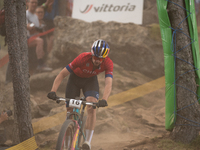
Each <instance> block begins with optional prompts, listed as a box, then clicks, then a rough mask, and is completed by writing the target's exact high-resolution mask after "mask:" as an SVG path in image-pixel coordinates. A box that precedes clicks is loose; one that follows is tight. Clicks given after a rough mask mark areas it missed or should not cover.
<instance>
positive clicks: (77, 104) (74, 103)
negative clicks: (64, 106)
mask: <svg viewBox="0 0 200 150" xmlns="http://www.w3.org/2000/svg"><path fill="white" fill-rule="evenodd" d="M81 103H82V101H80V100H75V99H70V101H69V107H72V108H78V109H80V108H81Z"/></svg>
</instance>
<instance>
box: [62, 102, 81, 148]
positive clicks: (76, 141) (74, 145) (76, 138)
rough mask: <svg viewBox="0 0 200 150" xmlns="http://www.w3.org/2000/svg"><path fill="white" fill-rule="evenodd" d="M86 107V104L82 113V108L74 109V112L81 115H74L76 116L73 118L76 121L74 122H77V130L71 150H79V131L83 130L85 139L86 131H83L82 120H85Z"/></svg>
mask: <svg viewBox="0 0 200 150" xmlns="http://www.w3.org/2000/svg"><path fill="white" fill-rule="evenodd" d="M84 109H85V105H84V106H83V108H82V111H81V113H80V109H77V108H74V109H73V112H76V113H78V114H79V115H80V117H76V116H74V118H73V119H72V121H74V123H75V126H76V131H75V133H74V136H73V141H72V145H71V149H70V150H79V145H78V142H79V141H78V139H79V132H82V134H83V138H84V140H85V135H84V132H83V131H82V122H80V121H83V115H84ZM66 119H67V118H66Z"/></svg>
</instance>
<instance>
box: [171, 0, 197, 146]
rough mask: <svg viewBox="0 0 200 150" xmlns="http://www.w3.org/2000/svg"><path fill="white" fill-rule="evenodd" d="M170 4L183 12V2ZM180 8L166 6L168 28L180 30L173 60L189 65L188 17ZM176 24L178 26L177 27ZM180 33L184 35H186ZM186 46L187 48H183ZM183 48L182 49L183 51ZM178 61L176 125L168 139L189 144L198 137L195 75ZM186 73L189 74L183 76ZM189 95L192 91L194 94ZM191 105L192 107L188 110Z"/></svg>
mask: <svg viewBox="0 0 200 150" xmlns="http://www.w3.org/2000/svg"><path fill="white" fill-rule="evenodd" d="M171 1H172V2H173V3H176V4H178V5H180V6H182V7H183V8H185V3H184V0H171ZM183 8H181V7H179V6H177V5H175V4H172V3H171V2H168V11H169V12H168V13H169V18H170V22H171V26H172V28H173V29H179V31H177V32H176V39H175V37H174V39H173V40H174V48H175V51H176V57H178V58H180V59H182V60H185V61H186V62H188V63H190V64H193V56H192V49H191V45H190V43H191V40H190V38H189V37H187V36H186V35H188V36H190V34H189V29H188V24H187V19H185V18H186V16H187V15H186V11H185V10H184V9H183ZM184 19H185V20H184ZM183 20H184V21H183ZM182 21H183V22H182ZM181 22H182V23H181ZM179 23H181V24H180V25H179ZM180 29H181V30H180ZM173 32H174V30H173ZM180 32H183V33H185V34H186V35H184V34H183V33H180ZM175 44H176V45H175ZM186 45H189V46H187V47H185V46H186ZM183 47H185V48H184V49H182V48H183ZM181 49H182V50H181ZM179 50H180V51H179ZM178 58H176V59H175V66H176V79H178V80H177V81H176V105H177V115H176V116H177V118H176V121H175V123H176V125H175V127H174V129H173V131H172V133H171V137H172V138H173V139H174V140H175V141H178V142H184V143H189V142H191V141H192V140H194V139H195V138H196V137H197V135H198V131H197V127H195V126H197V125H198V124H196V123H194V122H200V119H199V114H200V110H199V103H198V102H197V96H196V95H195V94H194V93H196V90H197V85H196V82H195V72H194V71H190V70H194V67H193V66H192V65H190V64H188V63H186V62H184V61H182V60H180V59H178ZM187 71H190V72H188V73H186V74H184V73H185V72H187ZM183 74H184V75H183ZM191 91H193V92H194V93H193V92H191ZM195 102H196V103H195ZM193 103H195V104H193ZM190 104H193V105H191V106H189V105H190ZM184 107H186V108H184ZM182 108H184V109H182ZM180 109H182V110H180ZM191 121H194V122H191Z"/></svg>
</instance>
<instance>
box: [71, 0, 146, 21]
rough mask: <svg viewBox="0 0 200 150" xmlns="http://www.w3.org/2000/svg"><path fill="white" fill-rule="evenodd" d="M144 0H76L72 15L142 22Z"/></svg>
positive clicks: (90, 18) (90, 19)
mask: <svg viewBox="0 0 200 150" xmlns="http://www.w3.org/2000/svg"><path fill="white" fill-rule="evenodd" d="M143 3H144V0H74V5H73V13H72V17H73V18H76V19H81V20H84V21H87V22H93V21H97V20H102V21H104V22H108V21H116V22H122V23H130V22H132V23H135V24H142V16H143Z"/></svg>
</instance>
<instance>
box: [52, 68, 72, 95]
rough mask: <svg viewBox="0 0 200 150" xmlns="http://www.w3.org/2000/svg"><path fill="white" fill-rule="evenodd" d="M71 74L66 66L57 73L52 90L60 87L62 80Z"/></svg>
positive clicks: (54, 90)
mask: <svg viewBox="0 0 200 150" xmlns="http://www.w3.org/2000/svg"><path fill="white" fill-rule="evenodd" d="M69 74H70V72H69V71H68V70H67V69H66V68H64V69H63V70H61V72H60V73H59V74H58V75H57V77H56V78H55V80H54V82H53V86H52V89H51V91H53V92H56V91H57V89H58V87H59V86H60V84H61V82H62V80H63V79H64V78H65V77H66V76H68V75H69Z"/></svg>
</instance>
